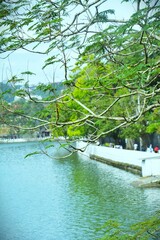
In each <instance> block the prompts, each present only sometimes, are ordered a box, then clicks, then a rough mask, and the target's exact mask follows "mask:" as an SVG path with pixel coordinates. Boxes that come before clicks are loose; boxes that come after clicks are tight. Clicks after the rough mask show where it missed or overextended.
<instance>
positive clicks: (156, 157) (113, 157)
mask: <svg viewBox="0 0 160 240" xmlns="http://www.w3.org/2000/svg"><path fill="white" fill-rule="evenodd" d="M76 145H77V146H76V147H77V148H79V149H81V150H83V152H80V153H81V154H85V155H86V156H88V157H90V158H91V159H95V160H97V161H101V162H104V163H106V164H109V165H112V166H115V167H118V168H121V169H124V170H126V171H130V172H133V173H136V174H140V175H141V176H143V177H145V176H153V175H160V154H159V153H150V152H142V151H133V150H126V149H116V148H110V147H104V146H97V145H94V144H88V143H87V142H83V141H79V142H77V143H76Z"/></svg>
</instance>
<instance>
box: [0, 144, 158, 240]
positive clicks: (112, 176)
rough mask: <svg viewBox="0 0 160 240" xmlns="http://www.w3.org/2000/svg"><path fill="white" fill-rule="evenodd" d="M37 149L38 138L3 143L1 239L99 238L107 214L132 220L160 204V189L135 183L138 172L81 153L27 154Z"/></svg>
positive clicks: (0, 156) (0, 159)
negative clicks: (67, 155)
mask: <svg viewBox="0 0 160 240" xmlns="http://www.w3.org/2000/svg"><path fill="white" fill-rule="evenodd" d="M38 149H39V145H38V143H21V144H1V145H0V239H2V240H39V239H43V240H74V239H76V240H84V239H85V240H94V239H98V238H99V237H101V236H102V234H103V232H100V231H97V229H98V228H99V227H101V226H102V224H103V223H105V221H107V220H108V219H116V220H118V221H122V222H123V223H124V225H127V224H131V223H134V222H137V221H139V220H143V219H144V218H146V217H148V216H149V215H151V214H152V213H154V212H155V211H156V210H158V207H159V206H160V189H137V188H135V187H133V186H131V185H130V183H131V182H132V181H133V180H135V179H136V178H137V176H135V175H132V174H130V173H127V172H124V171H122V170H119V169H116V168H113V167H111V166H107V165H104V164H102V163H98V162H95V161H91V160H88V159H85V158H84V157H81V158H80V157H78V156H76V155H74V156H72V157H70V158H68V159H65V160H52V159H50V158H48V157H47V156H45V155H35V156H31V157H30V158H26V159H24V156H25V155H26V154H28V153H29V152H34V151H37V150H38ZM52 151H53V150H52ZM59 151H61V152H60V153H61V154H62V150H61V149H59ZM52 154H53V152H52Z"/></svg>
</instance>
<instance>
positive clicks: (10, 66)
mask: <svg viewBox="0 0 160 240" xmlns="http://www.w3.org/2000/svg"><path fill="white" fill-rule="evenodd" d="M105 4H106V9H114V10H115V15H112V16H111V18H114V19H128V18H129V17H130V15H131V14H133V12H134V11H135V9H134V6H133V5H132V3H131V2H124V3H123V4H121V0H108V1H106V3H105ZM103 10H104V9H103ZM2 57H3V55H2ZM45 59H46V57H44V55H39V54H33V53H30V52H26V51H25V50H22V49H20V50H17V51H15V52H14V53H12V54H11V55H10V56H9V57H8V58H5V59H3V58H1V56H0V81H3V82H6V81H7V80H8V79H10V78H11V77H12V76H14V75H17V76H19V77H20V76H21V72H25V71H31V72H34V73H35V74H36V75H32V76H28V78H26V79H25V80H26V81H27V80H28V81H29V83H30V84H31V85H36V84H38V83H44V84H47V83H49V82H53V81H55V82H60V81H62V80H63V79H64V75H63V73H64V72H63V68H61V66H60V64H58V65H53V66H49V67H47V68H46V69H44V70H42V66H43V63H44V60H45Z"/></svg>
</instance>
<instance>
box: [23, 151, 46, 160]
mask: <svg viewBox="0 0 160 240" xmlns="http://www.w3.org/2000/svg"><path fill="white" fill-rule="evenodd" d="M37 154H42V152H40V151H35V152H32V153H29V154H27V155H26V156H25V157H24V158H28V157H31V156H34V155H37Z"/></svg>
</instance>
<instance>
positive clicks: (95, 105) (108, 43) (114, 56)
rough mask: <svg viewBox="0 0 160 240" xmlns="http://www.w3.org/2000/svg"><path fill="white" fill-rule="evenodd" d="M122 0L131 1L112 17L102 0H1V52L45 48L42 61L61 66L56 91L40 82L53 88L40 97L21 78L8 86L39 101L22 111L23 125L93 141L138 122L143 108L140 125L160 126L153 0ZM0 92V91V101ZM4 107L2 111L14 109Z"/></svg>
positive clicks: (156, 3) (40, 51)
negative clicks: (124, 15)
mask: <svg viewBox="0 0 160 240" xmlns="http://www.w3.org/2000/svg"><path fill="white" fill-rule="evenodd" d="M125 2H129V3H130V4H132V3H133V4H134V8H135V11H134V12H133V14H132V15H131V16H130V18H129V19H127V20H124V19H116V18H114V10H113V9H108V8H107V6H108V5H107V1H103V0H96V1H92V0H89V1H88V0H78V1H74V0H72V1H68V0H63V1H62V0H56V1H52V0H48V1H46V0H45V1H44V0H35V1H28V0H23V1H19V0H14V1H12V0H11V1H9V0H1V2H0V5H1V8H0V19H1V21H0V28H1V33H0V53H1V54H2V57H3V56H4V55H5V56H7V55H6V54H8V55H9V54H11V53H12V52H14V51H16V50H18V49H24V50H26V51H29V52H32V53H35V54H43V55H45V56H46V60H45V62H44V66H43V68H47V67H48V66H49V65H55V64H56V63H60V65H61V66H62V67H63V69H64V78H65V81H64V84H65V86H66V87H65V90H64V91H63V92H61V94H59V95H58V96H57V95H55V94H54V91H52V90H53V89H52V86H51V85H50V84H49V85H48V86H46V85H44V86H42V85H41V87H40V89H41V90H44V91H45V90H46V88H47V90H49V91H50V92H51V93H53V94H52V95H50V96H49V97H48V98H44V99H42V100H38V99H34V98H32V96H31V94H30V91H29V87H28V86H27V85H25V84H24V88H23V89H22V88H21V89H20V90H19V91H17V92H15V93H14V94H15V95H16V94H17V95H19V96H20V97H22V98H24V97H25V96H27V97H28V98H29V99H30V101H32V102H34V103H36V104H37V105H38V104H42V105H43V107H44V108H43V109H44V110H43V111H41V113H40V114H39V115H38V116H37V117H35V116H33V114H30V113H28V112H26V113H25V114H24V113H23V117H24V118H26V119H30V120H31V119H32V121H35V123H34V126H31V125H29V126H28V127H27V129H31V130H32V129H35V128H36V127H37V128H39V127H40V126H45V127H47V128H50V129H51V131H52V133H53V136H55V135H63V136H69V137H70V136H71V137H73V136H74V137H76V136H87V137H88V140H89V141H95V140H97V139H99V138H100V137H102V136H104V135H106V134H110V133H111V132H113V131H117V130H118V129H121V130H120V131H121V132H123V131H124V130H125V129H126V128H128V127H130V126H131V125H133V124H134V125H135V127H137V125H136V123H137V122H138V121H141V123H144V122H146V121H143V118H144V117H146V116H147V114H148V113H150V114H152V116H153V119H151V117H149V116H147V119H148V121H147V124H148V123H149V124H148V125H146V129H147V131H148V132H153V131H159V120H158V117H157V115H158V116H159V110H157V109H159V107H160V102H159V94H160V75H159V65H160V61H159V52H160V41H159V40H160V36H159V21H160V19H159V8H160V5H159V1H156V0H155V1H142V0H137V1H132V0H130V1H122V6H123V4H124V3H125ZM75 53H76V54H75ZM73 58H76V60H75V62H74V64H73V61H72V60H73ZM73 65H74V66H73ZM24 73H25V74H30V73H31V72H30V71H26V70H25V69H24V72H23V73H22V79H21V78H20V79H19V78H18V76H12V79H10V82H11V83H12V84H13V85H14V84H17V82H19V81H20V82H23V81H24V80H23V74H24ZM8 80H9V79H8ZM4 100H5V99H4V97H3V94H2V96H1V103H2V105H4ZM11 108H12V107H10V106H8V107H7V108H6V111H8V112H9V113H11V110H12V112H13V111H14V114H15V115H16V113H17V109H16V111H15V110H14V109H13V108H12V109H11ZM18 114H20V112H19V113H18ZM150 123H152V125H150ZM13 125H14V124H13ZM22 125H23V124H22ZM15 126H16V123H15ZM21 127H24V126H21ZM137 129H139V130H138V131H139V132H140V128H137Z"/></svg>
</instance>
